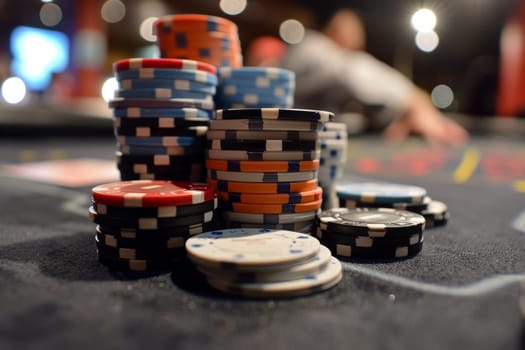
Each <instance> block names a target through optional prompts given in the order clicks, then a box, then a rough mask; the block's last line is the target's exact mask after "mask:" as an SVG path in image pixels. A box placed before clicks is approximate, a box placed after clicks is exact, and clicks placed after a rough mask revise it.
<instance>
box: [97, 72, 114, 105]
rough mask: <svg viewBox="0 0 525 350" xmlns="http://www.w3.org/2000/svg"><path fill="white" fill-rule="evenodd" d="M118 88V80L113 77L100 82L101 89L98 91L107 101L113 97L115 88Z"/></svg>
mask: <svg viewBox="0 0 525 350" xmlns="http://www.w3.org/2000/svg"><path fill="white" fill-rule="evenodd" d="M117 89H118V81H117V79H116V78H115V77H111V78H108V79H106V81H105V82H104V84H102V89H101V91H100V93H101V95H102V98H103V99H104V101H106V102H109V101H110V100H112V99H113V98H115V90H117Z"/></svg>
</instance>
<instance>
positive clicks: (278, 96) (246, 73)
mask: <svg viewBox="0 0 525 350" xmlns="http://www.w3.org/2000/svg"><path fill="white" fill-rule="evenodd" d="M217 73H218V74H217V75H218V78H219V85H218V86H217V94H216V95H215V105H216V106H217V108H218V109H230V108H264V107H277V108H291V107H292V106H293V97H294V91H295V73H294V72H292V71H289V70H286V69H282V68H266V67H241V68H231V67H221V68H219V69H218V72H217Z"/></svg>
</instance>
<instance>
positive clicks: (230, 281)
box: [186, 228, 342, 298]
mask: <svg viewBox="0 0 525 350" xmlns="http://www.w3.org/2000/svg"><path fill="white" fill-rule="evenodd" d="M186 251H187V253H188V257H189V258H190V260H192V261H193V262H194V263H195V265H196V266H197V269H198V270H199V271H200V272H201V273H202V274H203V275H204V276H205V277H206V279H207V281H208V283H209V284H210V285H211V286H212V287H214V288H216V289H217V290H219V291H222V292H225V293H229V294H235V295H240V296H244V297H249V298H276V297H292V296H298V295H306V294H312V293H315V292H320V291H323V290H327V289H329V288H331V287H333V286H335V285H336V284H337V283H339V281H340V280H341V278H342V266H341V263H340V262H339V261H338V260H337V259H336V258H334V257H332V256H331V254H330V251H329V250H328V249H327V248H326V247H324V246H322V245H320V244H319V241H318V240H317V239H316V238H315V237H312V236H310V235H306V234H302V233H298V232H292V231H285V230H269V229H260V228H257V229H229V230H217V231H213V232H207V233H203V234H199V235H196V236H193V237H191V238H190V239H188V240H187V241H186Z"/></svg>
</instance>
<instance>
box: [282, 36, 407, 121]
mask: <svg viewBox="0 0 525 350" xmlns="http://www.w3.org/2000/svg"><path fill="white" fill-rule="evenodd" d="M315 39H316V40H311V41H310V42H304V45H303V46H302V47H297V50H295V51H294V50H293V49H292V50H291V51H292V52H291V55H290V57H289V61H288V62H289V68H290V69H292V70H295V71H296V73H298V75H297V86H298V88H300V89H303V90H309V89H310V90H311V91H313V89H314V87H316V88H317V89H320V88H321V87H325V86H326V88H327V89H329V88H330V86H339V87H340V88H341V87H342V88H346V89H347V90H348V94H349V96H353V97H354V98H357V99H358V100H360V101H362V102H363V103H365V104H370V105H383V106H384V107H385V108H387V109H390V110H397V111H401V110H404V109H405V108H406V103H407V99H408V97H409V95H410V94H411V93H412V91H413V90H414V89H415V85H414V84H413V83H412V82H411V81H410V80H409V79H408V78H406V77H405V76H404V75H402V74H401V73H400V72H398V71H397V70H395V69H394V68H392V67H390V66H388V65H387V64H385V63H383V62H381V61H379V60H377V59H376V58H374V57H373V56H371V55H369V54H367V53H365V52H357V51H348V50H344V49H341V48H339V47H337V46H336V45H335V44H332V43H331V42H329V41H328V40H320V39H319V38H315ZM299 45H302V44H299ZM307 93H308V91H307Z"/></svg>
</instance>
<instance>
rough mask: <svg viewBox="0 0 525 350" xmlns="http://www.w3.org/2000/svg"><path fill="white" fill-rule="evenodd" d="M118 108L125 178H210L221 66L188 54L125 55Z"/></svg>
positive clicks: (118, 65)
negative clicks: (209, 145)
mask: <svg viewBox="0 0 525 350" xmlns="http://www.w3.org/2000/svg"><path fill="white" fill-rule="evenodd" d="M113 68H114V73H115V76H116V78H117V80H118V83H119V90H118V91H117V92H116V96H117V97H116V98H115V99H113V100H112V101H110V106H111V107H113V116H114V118H113V120H114V132H115V136H116V138H117V148H118V150H117V161H118V168H119V170H120V174H121V179H122V180H136V179H151V180H186V181H202V180H203V179H204V176H205V174H204V154H205V148H206V132H207V130H208V124H209V120H210V119H211V118H212V117H213V113H214V108H215V106H214V104H213V95H214V94H215V89H216V85H217V76H216V68H215V67H214V66H212V65H210V64H207V63H204V62H198V61H191V60H182V59H162V58H157V59H153V58H152V59H141V58H135V59H133V58H132V59H124V60H120V61H117V62H115V63H114V65H113Z"/></svg>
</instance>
